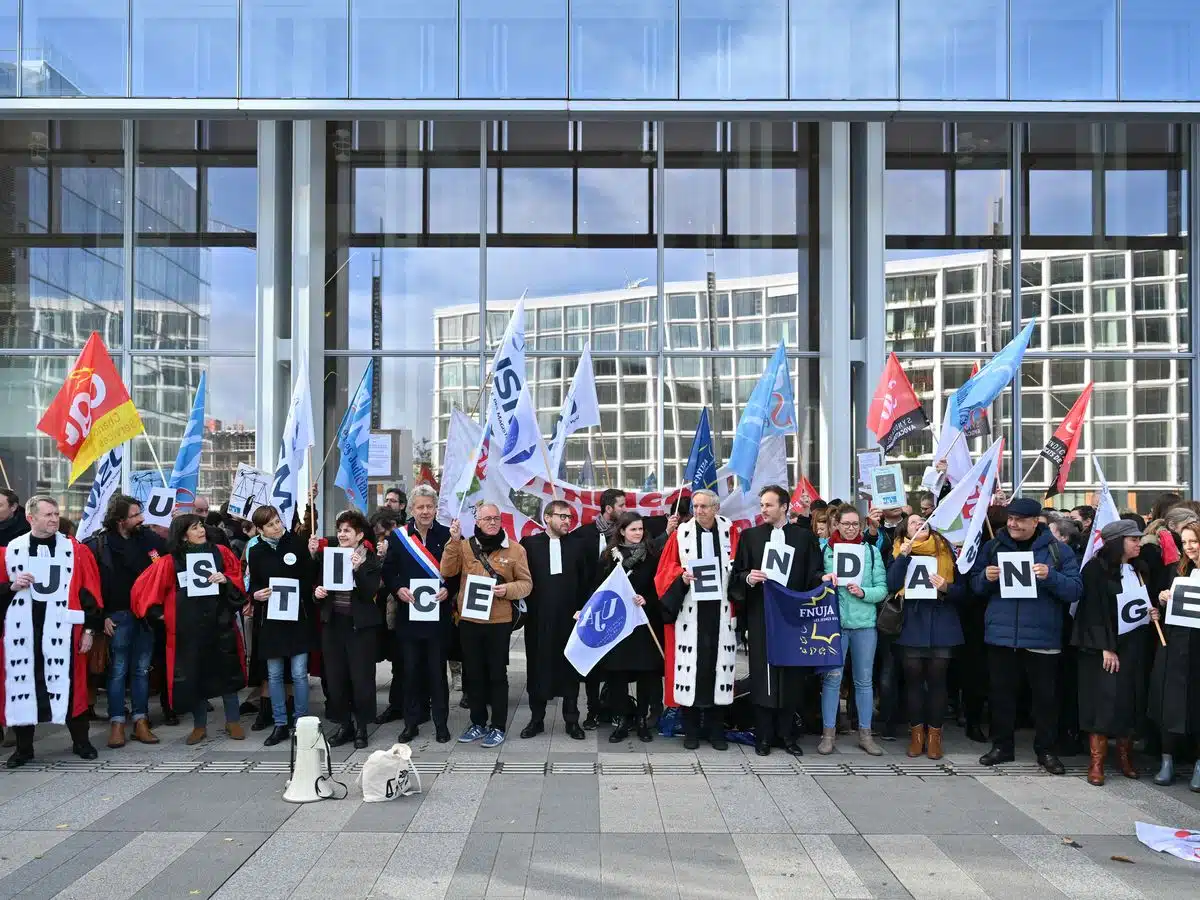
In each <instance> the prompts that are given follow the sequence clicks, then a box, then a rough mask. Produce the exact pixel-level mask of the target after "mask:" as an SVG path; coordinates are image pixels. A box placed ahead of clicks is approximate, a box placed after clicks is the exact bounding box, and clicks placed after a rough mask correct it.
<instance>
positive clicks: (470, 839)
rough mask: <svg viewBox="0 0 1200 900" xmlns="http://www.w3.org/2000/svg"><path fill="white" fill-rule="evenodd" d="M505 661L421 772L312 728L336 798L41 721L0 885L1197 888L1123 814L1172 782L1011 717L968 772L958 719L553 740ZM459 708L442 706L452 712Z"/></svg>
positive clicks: (1057, 892) (823, 893) (1119, 891)
mask: <svg viewBox="0 0 1200 900" xmlns="http://www.w3.org/2000/svg"><path fill="white" fill-rule="evenodd" d="M512 662H513V665H512V668H511V673H510V678H511V688H512V697H513V707H512V713H511V716H512V721H513V723H514V725H513V727H512V728H511V729H510V732H509V733H510V735H511V738H510V740H509V741H508V742H507V743H506V744H504V746H503V747H502V748H500V750H499V752H498V753H497V752H496V751H494V750H493V751H488V750H484V749H482V748H481V747H479V746H477V745H470V746H462V745H458V744H448V745H439V744H437V743H435V742H434V740H433V735H432V729H431V728H429V727H428V726H427V727H426V728H425V729H423V733H422V735H421V736H420V737H419V738H418V739H417V740H416V741H415V742H414V743H413V749H414V752H415V758H416V760H417V763H418V767H419V769H420V772H421V776H422V780H423V782H424V792H423V793H422V794H421V795H419V796H413V797H408V798H403V799H400V800H397V801H393V802H390V803H375V804H363V803H362V801H361V791H360V789H359V787H358V784H357V774H358V771H359V769H360V768H361V765H362V762H363V760H364V759H366V757H367V756H368V755H369V754H370V752H371V751H372V750H375V749H379V748H383V747H386V746H388V745H390V743H391V742H392V741H393V740H394V739H395V737H396V734H397V733H398V731H399V727H400V726H399V725H398V724H397V725H387V726H384V727H383V728H382V729H381V730H379V731H376V732H375V734H374V735H373V737H372V742H371V747H370V749H368V750H365V751H357V752H354V751H351V750H349V749H348V748H341V749H340V750H338V751H335V753H334V759H335V766H334V772H335V776H336V777H337V778H339V779H340V780H341V781H343V782H345V783H346V784H347V785H348V786H349V789H350V792H349V797H348V798H347V799H345V800H340V801H333V800H330V801H324V802H320V803H313V804H308V805H303V806H296V805H292V804H288V803H285V802H283V800H282V793H283V788H284V782H285V780H286V774H287V768H288V752H287V751H286V750H280V749H279V748H273V749H265V748H263V746H262V739H263V738H264V737H265V736H266V734H267V732H259V733H252V732H249V731H248V733H247V739H246V740H245V741H232V740H229V739H227V738H225V737H224V735H223V733H222V736H221V737H220V738H218V739H214V740H212V741H209V742H207V743H205V744H202V745H200V746H197V747H187V746H186V745H185V744H184V738H185V736H186V734H187V732H188V730H189V728H190V723H189V722H187V721H186V720H185V722H184V723H183V724H182V725H180V726H178V727H175V728H166V727H159V728H158V729H157V732H158V734H159V736H160V737H161V738H162V739H163V742H162V744H161V745H159V746H158V747H143V746H140V745H136V744H130V745H129V746H128V747H126V748H125V749H124V750H119V751H110V750H107V749H106V748H104V746H103V742H104V738H105V736H106V733H107V732H106V729H103V728H102V726H101V724H100V723H98V724H97V725H96V727H95V728H94V729H93V733H92V740H93V741H94V742H95V743H96V745H97V747H98V748H100V758H99V759H98V760H96V761H95V762H84V761H81V760H78V759H76V758H75V757H73V756H71V755H70V754H69V752H67V749H68V741H67V736H66V734H65V732H63V731H62V730H61V729H44V734H42V735H41V737H40V740H39V741H38V743H37V753H38V758H37V760H36V761H35V762H34V763H33V764H31V765H29V766H27V767H26V768H24V769H22V770H20V771H18V772H7V771H4V770H0V897H2V898H8V897H22V898H25V897H41V898H51V897H59V898H80V900H84V898H88V900H90V898H103V900H117V898H124V897H137V898H154V900H167V898H193V897H217V898H229V900H242V898H246V900H250V898H262V900H266V898H285V897H291V898H301V897H304V898H309V897H312V898H321V900H326V898H332V897H337V898H355V897H358V898H417V900H431V898H442V897H446V898H451V897H452V898H521V897H525V898H535V897H537V898H574V897H580V898H590V897H646V898H664V897H679V898H722V900H724V898H745V897H762V898H767V897H770V898H798V900H799V898H900V897H914V898H986V897H991V898H997V900H1000V898H1013V900H1025V898H1030V897H1036V898H1038V900H1049V898H1052V897H1078V898H1087V900H1102V898H1138V897H1147V898H1151V897H1173V898H1174V897H1196V896H1200V866H1197V865H1193V864H1189V863H1185V862H1182V861H1180V860H1177V859H1174V858H1170V857H1167V856H1165V855H1162V854H1155V853H1152V852H1150V851H1149V850H1147V849H1145V848H1144V847H1142V846H1141V845H1140V844H1139V843H1138V842H1137V840H1136V838H1134V837H1133V826H1134V822H1135V821H1136V820H1138V819H1141V820H1143V821H1149V822H1154V823H1159V824H1163V825H1172V826H1182V827H1186V828H1191V829H1200V794H1192V793H1191V792H1190V791H1188V789H1187V785H1186V783H1183V784H1177V785H1175V786H1173V787H1171V788H1158V787H1156V786H1154V785H1153V784H1152V783H1151V782H1150V780H1149V777H1148V776H1146V777H1143V778H1142V779H1141V780H1139V781H1127V780H1126V779H1124V778H1122V777H1120V776H1119V775H1118V776H1117V777H1115V778H1113V777H1112V775H1111V773H1110V780H1109V783H1108V785H1107V786H1105V787H1104V788H1101V789H1097V788H1093V787H1090V786H1088V784H1087V783H1086V782H1085V781H1084V780H1083V777H1082V775H1083V772H1084V768H1083V765H1084V758H1083V757H1076V758H1073V759H1067V760H1066V762H1067V763H1068V764H1070V766H1071V767H1070V768H1069V770H1068V771H1069V775H1068V777H1065V778H1052V777H1049V776H1045V775H1040V774H1037V771H1038V770H1036V768H1035V767H1034V766H1033V765H1032V759H1031V756H1030V751H1029V736H1028V735H1027V734H1025V735H1021V736H1020V737H1019V748H1018V762H1017V763H1016V764H1013V765H1009V766H1007V767H1004V768H1003V770H1002V771H1000V772H989V771H987V770H984V769H981V768H980V767H979V766H978V765H977V763H976V759H977V757H978V755H979V752H980V750H981V746H980V745H975V744H969V743H968V742H966V741H965V740H964V739H963V738H962V736H961V730H959V729H950V730H949V731H948V732H947V733H948V734H949V735H951V739H950V740H949V741H948V753H947V756H946V758H945V759H944V760H943V761H942V762H941V763H932V762H929V761H928V760H918V761H912V760H909V759H908V758H907V757H906V756H905V755H904V748H905V745H904V744H903V743H901V742H896V743H888V744H885V745H884V747H885V753H886V755H885V756H884V757H882V758H871V757H868V756H866V755H865V754H863V753H862V752H861V751H859V750H858V749H857V748H855V747H853V744H852V741H851V739H850V738H849V737H846V738H842V739H841V741H840V743H841V746H840V747H839V752H838V753H837V754H835V755H834V756H831V757H818V756H817V754H816V751H815V747H816V739H815V738H808V739H806V740H805V750H806V754H807V755H805V756H804V757H803V759H800V760H793V759H792V758H791V757H789V756H786V755H785V754H783V753H782V752H780V751H776V752H775V753H773V754H772V755H771V756H770V757H769V758H766V759H760V758H758V757H756V756H755V755H754V752H753V748H748V747H741V746H737V745H733V746H731V747H730V750H729V751H728V752H726V753H718V752H715V751H713V750H711V749H708V748H705V747H702V748H701V749H700V750H699V751H696V752H688V751H685V750H684V749H683V747H682V741H681V740H680V739H678V738H676V739H664V738H656V740H655V741H654V742H653V743H652V744H649V745H645V744H642V743H640V742H638V741H637V739H636V737H635V738H634V739H633V740H631V741H629V742H626V743H624V744H618V745H613V744H609V743H608V740H607V736H608V729H607V728H602V729H601V730H600V731H599V732H589V733H588V737H587V740H585V741H573V740H571V739H570V738H568V737H567V736H566V735H565V734H564V733H563V732H562V723H561V721H559V720H558V718H557V715H556V714H555V709H554V707H553V706H552V707H551V709H550V711H549V712H548V715H547V733H546V734H543V735H540V736H539V737H537V738H534V739H532V740H525V741H523V740H520V739H519V738H518V737H517V736H516V735H517V732H518V731H519V730H520V728H521V727H522V726H523V725H524V723H525V722H526V721H527V719H528V711H527V709H525V708H524V707H523V706H520V705H519V704H518V700H519V699H520V698H522V696H523V690H524V674H523V669H524V658H523V655H522V654H521V653H520V652H519V651H518V649H517V647H516V646H515V647H514V653H513V659H512ZM388 671H389V670H388V667H386V666H383V667H381V668H380V670H379V684H380V704H381V708H382V705H383V703H384V702H385V699H386V685H387V679H388ZM317 694H318V696H319V690H318V691H317ZM457 699H458V695H457V694H455V695H454V696H453V697H452V698H451V702H452V704H456V703H457ZM152 708H153V709H154V710H156V709H157V704H153V705H152ZM215 716H216V718H217V719H219V716H220V714H219V712H218V713H216V714H215ZM466 720H467V714H466V712H465V711H464V710H460V709H458V708H457V706H456V705H455V706H454V708H453V713H452V716H451V723H450V724H451V730H452V731H453V732H454V733H455V735H457V734H458V733H459V732H460V731H461V730H462V728H464V727H465V725H466ZM243 721H244V724H246V725H247V726H248V725H249V720H248V719H244V720H243ZM210 733H220V730H219V726H217V727H215V728H213V727H210ZM1144 762H1148V761H1144ZM1185 781H1186V779H1185ZM1067 838H1070V839H1073V841H1074V843H1075V844H1077V845H1078V846H1072V845H1071V844H1070V843H1068V842H1066V840H1065V839H1067ZM1114 857H1123V858H1125V859H1127V860H1129V861H1128V862H1126V861H1120V860H1115V859H1114Z"/></svg>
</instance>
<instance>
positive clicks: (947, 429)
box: [933, 401, 971, 484]
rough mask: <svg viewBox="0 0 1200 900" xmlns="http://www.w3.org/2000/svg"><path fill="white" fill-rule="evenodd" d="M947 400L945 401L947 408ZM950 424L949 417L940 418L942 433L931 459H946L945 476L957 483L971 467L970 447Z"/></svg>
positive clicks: (952, 482)
mask: <svg viewBox="0 0 1200 900" xmlns="http://www.w3.org/2000/svg"><path fill="white" fill-rule="evenodd" d="M948 407H949V401H947V408H948ZM961 435H962V432H961V431H959V430H958V429H957V428H955V427H954V426H953V425H952V424H950V417H949V416H946V417H944V418H943V420H942V433H941V434H940V435H938V442H937V446H936V447H934V449H933V460H934V462H935V463H936V462H937V461H939V460H942V459H944V460H946V478H948V479H949V481H950V483H951V484H958V483H959V482H961V481H963V480H964V479H965V478H966V477H967V472H969V471H970V469H971V448H970V447H968V446H967V439H966V437H962V436H961Z"/></svg>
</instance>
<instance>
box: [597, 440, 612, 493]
mask: <svg viewBox="0 0 1200 900" xmlns="http://www.w3.org/2000/svg"><path fill="white" fill-rule="evenodd" d="M596 431H597V432H599V434H600V453H601V455H602V456H603V457H604V481H605V486H606V487H612V486H613V483H612V472H610V471H609V469H608V448H607V447H606V446H605V445H604V429H603V428H601V427H600V426H599V425H597V426H596Z"/></svg>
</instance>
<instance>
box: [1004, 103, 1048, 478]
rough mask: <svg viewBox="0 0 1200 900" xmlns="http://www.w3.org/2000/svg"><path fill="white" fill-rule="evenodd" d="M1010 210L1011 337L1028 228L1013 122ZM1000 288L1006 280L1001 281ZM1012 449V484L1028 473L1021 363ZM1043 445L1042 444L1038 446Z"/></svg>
mask: <svg viewBox="0 0 1200 900" xmlns="http://www.w3.org/2000/svg"><path fill="white" fill-rule="evenodd" d="M1009 133H1010V140H1009V176H1008V181H1009V186H1010V190H1009V210H1008V227H1009V233H1010V234H1011V235H1012V253H1011V254H1010V256H1009V281H1010V282H1011V285H1012V289H1011V290H1010V291H1009V298H1010V299H1011V300H1012V337H1013V339H1015V338H1016V336H1017V335H1018V334H1020V333H1021V285H1022V278H1021V234H1022V232H1023V231H1024V228H1025V221H1024V219H1025V216H1024V210H1025V181H1024V179H1023V178H1022V176H1021V145H1022V143H1023V141H1022V138H1023V137H1024V134H1025V126H1024V125H1023V124H1022V123H1020V122H1014V123H1013V124H1012V125H1010V126H1009ZM1000 287H1001V290H1003V288H1004V283H1003V282H1001V284H1000ZM1009 436H1010V445H1009V450H1010V451H1011V453H1012V456H1011V459H1012V479H1013V487H1014V488H1015V487H1016V486H1017V481H1018V480H1019V479H1020V478H1021V476H1022V475H1024V474H1025V463H1024V460H1023V458H1022V456H1021V368H1020V367H1018V368H1017V371H1016V373H1015V374H1014V375H1013V380H1012V422H1011V427H1010V428H1009ZM1038 449H1041V448H1038Z"/></svg>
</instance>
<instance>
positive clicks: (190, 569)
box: [183, 553, 221, 597]
mask: <svg viewBox="0 0 1200 900" xmlns="http://www.w3.org/2000/svg"><path fill="white" fill-rule="evenodd" d="M216 571H217V561H216V560H215V559H213V555H212V554H211V553H185V554H184V555H183V573H184V575H186V576H187V581H185V582H184V583H183V589H184V590H185V591H186V592H187V595H188V596H189V597H213V596H215V595H217V594H219V593H221V586H220V585H219V584H213V583H212V582H211V581H209V580H208V577H209V576H210V575H212V574H214V573H215V572H216Z"/></svg>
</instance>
